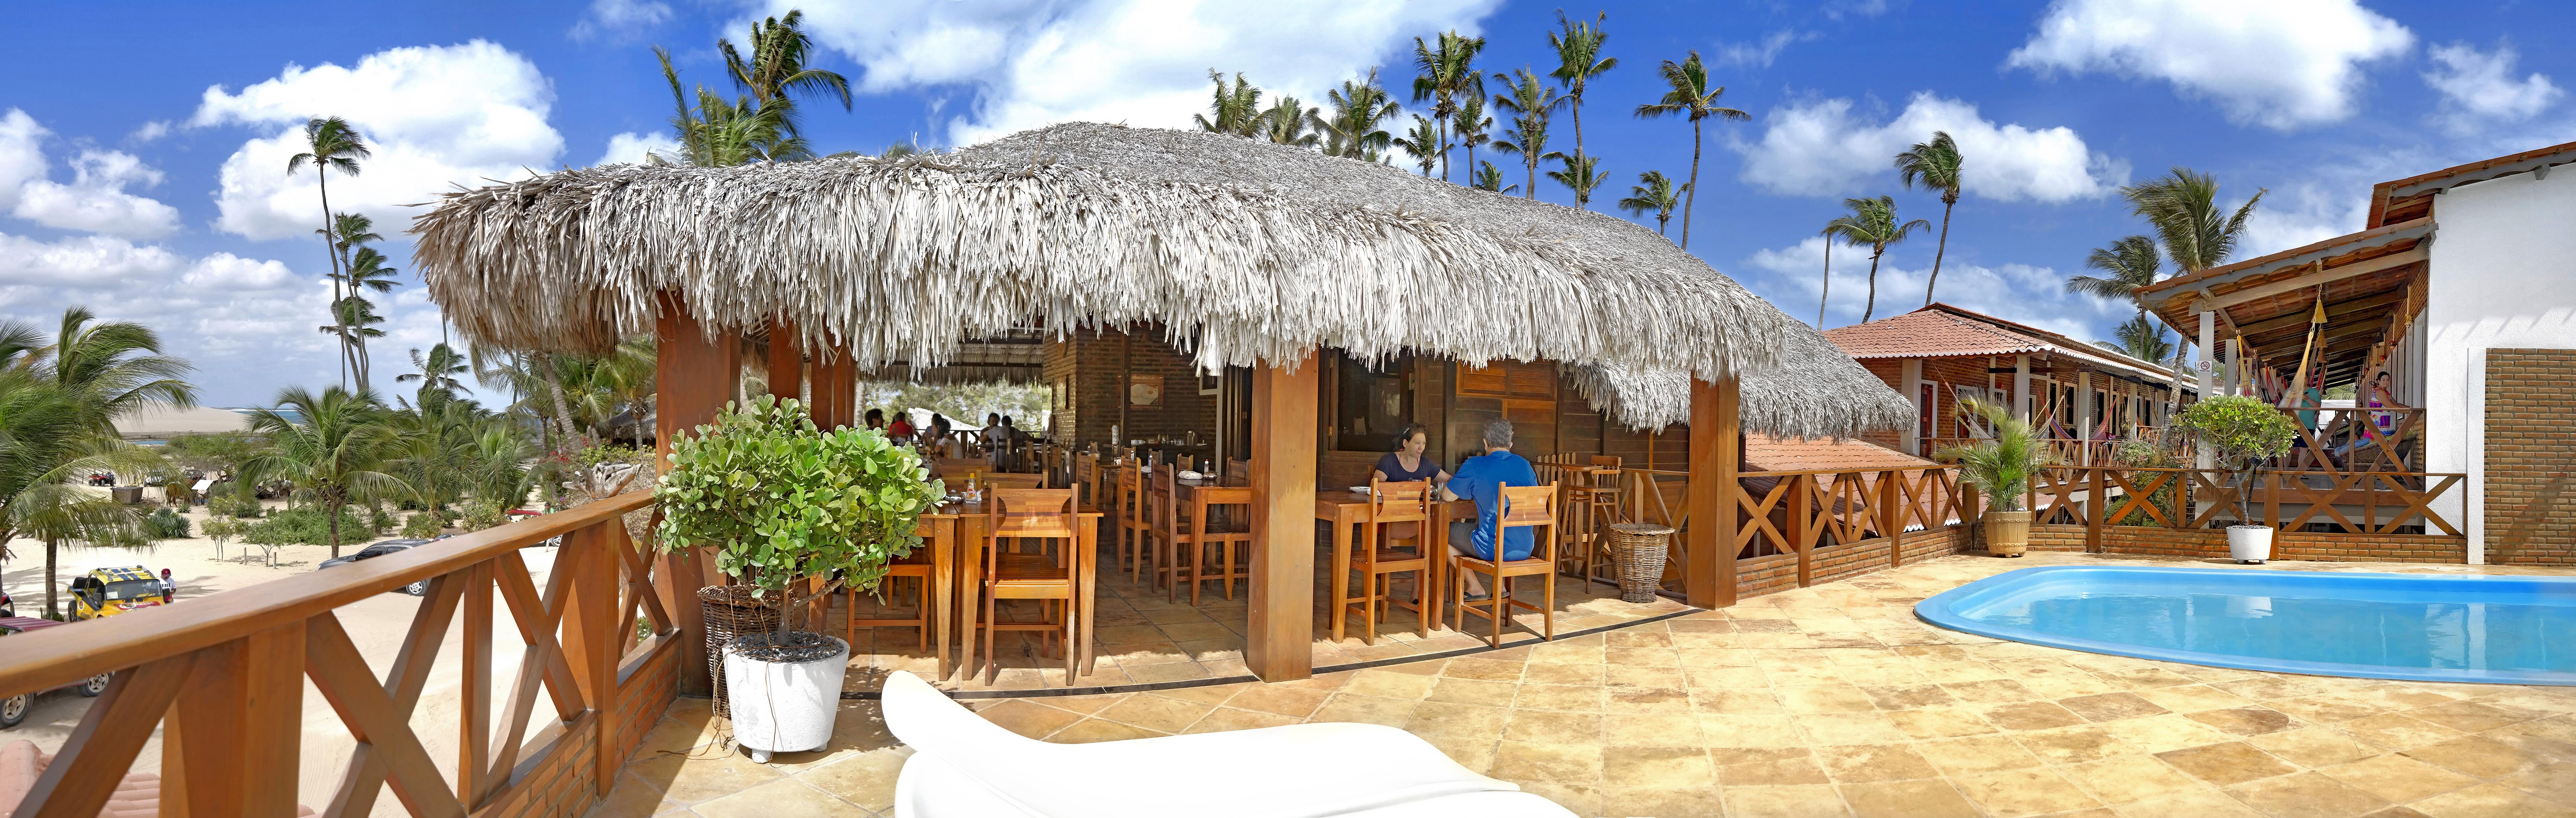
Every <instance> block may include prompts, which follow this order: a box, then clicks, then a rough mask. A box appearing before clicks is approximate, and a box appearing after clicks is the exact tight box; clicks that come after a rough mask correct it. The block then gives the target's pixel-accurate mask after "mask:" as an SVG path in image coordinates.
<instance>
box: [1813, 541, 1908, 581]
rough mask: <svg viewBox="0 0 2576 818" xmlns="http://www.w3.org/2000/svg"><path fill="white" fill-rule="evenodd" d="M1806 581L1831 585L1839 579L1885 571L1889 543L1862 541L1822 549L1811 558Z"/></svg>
mask: <svg viewBox="0 0 2576 818" xmlns="http://www.w3.org/2000/svg"><path fill="white" fill-rule="evenodd" d="M1809 560H1810V562H1809V564H1808V566H1807V579H1808V581H1810V582H1817V583H1823V582H1832V581H1834V580H1838V579H1844V578H1847V577H1852V576H1857V575H1860V574H1866V573H1869V572H1871V571H1881V570H1886V568H1887V567H1888V565H1887V540H1886V538H1883V537H1882V538H1879V539H1875V540H1862V541H1860V542H1856V543H1852V544H1850V545H1837V546H1834V547H1832V548H1820V549H1817V550H1816V553H1815V555H1814V556H1812V557H1809Z"/></svg>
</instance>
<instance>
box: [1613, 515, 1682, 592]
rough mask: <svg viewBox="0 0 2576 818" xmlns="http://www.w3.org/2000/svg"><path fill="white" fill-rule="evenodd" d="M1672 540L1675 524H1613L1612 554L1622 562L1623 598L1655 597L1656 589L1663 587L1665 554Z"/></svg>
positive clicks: (1620, 577) (1616, 559)
mask: <svg viewBox="0 0 2576 818" xmlns="http://www.w3.org/2000/svg"><path fill="white" fill-rule="evenodd" d="M1672 541H1673V528H1672V526H1665V525H1655V524H1653V523H1612V524H1611V525H1610V558H1611V559H1612V560H1615V561H1617V562H1618V568H1619V601H1621V602H1633V603H1647V602H1653V601H1655V590H1656V589H1658V588H1661V587H1663V583H1664V557H1665V556H1666V555H1667V554H1669V553H1671V549H1672Z"/></svg>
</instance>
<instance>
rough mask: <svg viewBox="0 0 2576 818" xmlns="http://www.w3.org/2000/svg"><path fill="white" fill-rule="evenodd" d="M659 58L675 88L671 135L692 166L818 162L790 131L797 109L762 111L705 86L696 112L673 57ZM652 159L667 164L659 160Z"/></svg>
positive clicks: (765, 107)
mask: <svg viewBox="0 0 2576 818" xmlns="http://www.w3.org/2000/svg"><path fill="white" fill-rule="evenodd" d="M653 54H654V56H655V57H657V58H659V59H660V60H661V62H662V78H663V79H664V80H666V81H668V82H669V83H670V85H671V103H672V107H673V109H674V112H673V114H672V117H671V129H672V130H673V131H674V132H676V133H678V134H679V137H680V149H681V150H682V151H683V152H685V153H686V154H687V155H686V159H687V164H690V165H694V166H697V167H707V168H716V167H731V166H734V165H742V164H749V163H751V162H760V161H769V162H790V161H800V160H805V159H812V158H814V152H813V150H812V149H811V148H810V147H809V146H808V145H807V144H806V142H805V140H804V138H803V137H800V136H797V135H796V134H795V131H794V129H793V128H791V127H790V125H789V122H788V114H789V113H790V112H791V110H792V107H793V106H790V105H787V104H783V103H782V104H776V105H762V104H760V102H759V101H758V100H756V99H753V98H750V97H740V98H736V99H734V100H731V101H727V100H726V99H725V98H724V97H723V96H721V95H718V94H717V93H716V92H714V91H711V90H708V89H707V87H706V86H704V85H701V86H698V88H697V96H698V102H697V105H696V106H694V107H692V106H691V105H690V104H689V99H688V93H687V92H686V91H684V90H682V89H681V87H680V74H679V72H678V71H677V70H676V69H673V68H672V67H671V53H670V52H668V51H664V50H662V49H660V48H655V49H653ZM648 159H650V160H651V161H666V160H663V159H662V158H661V157H659V156H654V157H648Z"/></svg>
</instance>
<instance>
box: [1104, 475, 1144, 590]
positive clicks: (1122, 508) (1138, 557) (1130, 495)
mask: <svg viewBox="0 0 2576 818" xmlns="http://www.w3.org/2000/svg"><path fill="white" fill-rule="evenodd" d="M1115 492H1116V496H1114V497H1112V498H1111V500H1112V501H1113V502H1114V503H1116V504H1117V509H1116V511H1115V512H1114V513H1115V514H1116V515H1117V516H1118V570H1121V571H1125V572H1127V581H1128V582H1135V581H1136V578H1137V572H1138V571H1139V570H1140V569H1141V568H1142V567H1143V565H1144V562H1145V560H1149V559H1152V558H1153V551H1152V544H1153V533H1154V523H1153V518H1152V517H1151V516H1149V515H1148V514H1147V508H1146V501H1147V500H1149V499H1151V498H1150V497H1148V496H1147V492H1146V491H1145V475H1144V473H1143V472H1141V471H1138V470H1137V466H1136V464H1135V463H1133V462H1130V463H1125V464H1121V465H1120V466H1119V467H1118V478H1117V482H1116V484H1115Z"/></svg>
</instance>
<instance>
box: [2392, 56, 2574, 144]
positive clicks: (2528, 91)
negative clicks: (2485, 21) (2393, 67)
mask: <svg viewBox="0 0 2576 818" xmlns="http://www.w3.org/2000/svg"><path fill="white" fill-rule="evenodd" d="M2425 56H2427V57H2430V58H2431V59H2432V61H2433V62H2434V63H2436V67H2435V68H2434V69H2433V70H2431V71H2427V72H2424V75H2423V76H2424V84H2425V85H2427V86H2431V87H2432V88H2433V90H2435V91H2439V92H2441V94H2442V103H2441V109H2440V110H2439V111H2438V112H2436V114H2435V119H2436V120H2437V121H2440V122H2442V123H2443V124H2444V125H2445V126H2446V127H2448V128H2449V129H2450V130H2451V131H2452V132H2454V133H2469V132H2473V131H2475V130H2476V129H2477V128H2478V127H2479V126H2480V125H2483V124H2485V123H2486V122H2489V121H2500V122H2520V121H2523V120H2527V119H2530V118H2532V117H2534V116H2538V115H2540V112H2541V111H2544V110H2547V109H2548V108H2549V106H2550V105H2551V104H2552V103H2555V102H2557V101H2558V98H2559V97H2562V96H2565V95H2566V93H2565V92H2564V91H2562V90H2560V89H2559V87H2558V84H2557V83H2554V82H2551V81H2550V80H2549V76H2548V75H2546V74H2542V73H2540V72H2538V71H2534V72H2532V73H2531V74H2529V75H2527V76H2524V77H2523V78H2521V79H2515V78H2514V77H2513V71H2514V62H2515V60H2517V59H2519V58H2520V57H2521V55H2520V54H2518V53H2515V51H2514V50H2513V46H2512V45H2509V44H2501V43H2500V44H2498V45H2497V46H2496V49H2495V50H2494V51H2479V50H2478V49H2477V47H2476V46H2472V45H2469V44H2468V43H2451V44H2448V45H2439V46H2434V47H2433V48H2432V49H2431V50H2429V51H2427V52H2426V53H2425Z"/></svg>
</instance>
